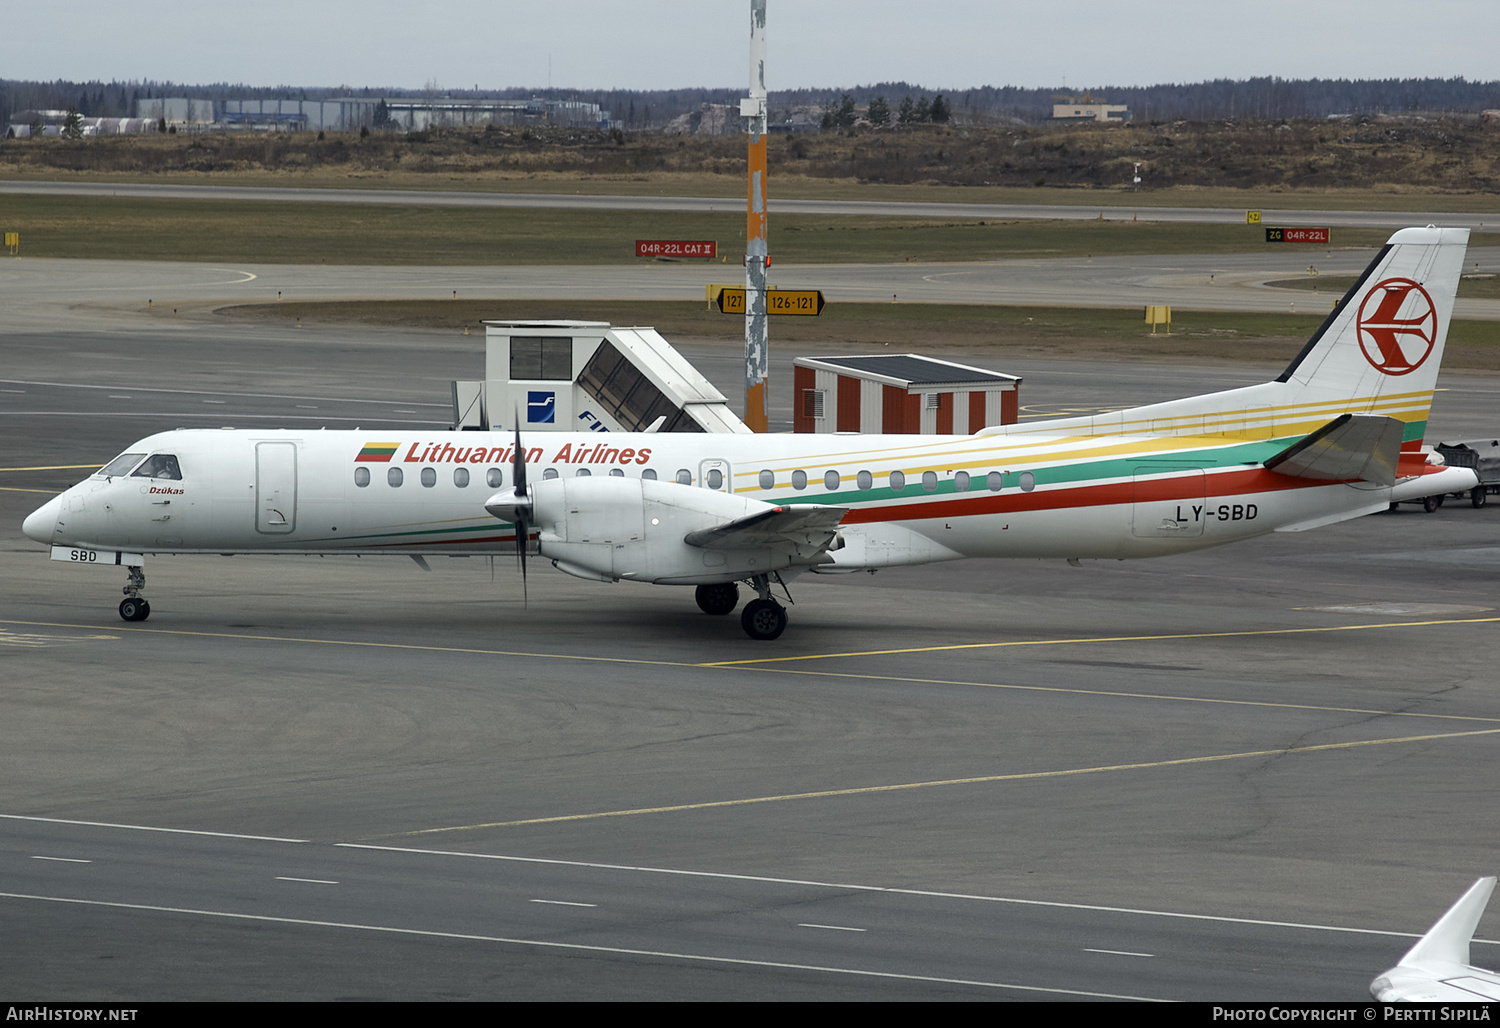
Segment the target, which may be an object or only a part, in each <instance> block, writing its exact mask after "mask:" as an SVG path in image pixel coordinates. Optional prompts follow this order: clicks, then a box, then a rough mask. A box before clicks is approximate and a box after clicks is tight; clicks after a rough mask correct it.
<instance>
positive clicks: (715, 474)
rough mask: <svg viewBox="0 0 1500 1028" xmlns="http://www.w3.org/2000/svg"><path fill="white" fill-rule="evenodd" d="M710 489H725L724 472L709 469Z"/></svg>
mask: <svg viewBox="0 0 1500 1028" xmlns="http://www.w3.org/2000/svg"><path fill="white" fill-rule="evenodd" d="M708 487H709V488H710V489H723V488H724V472H722V471H720V470H719V469H718V468H709V469H708Z"/></svg>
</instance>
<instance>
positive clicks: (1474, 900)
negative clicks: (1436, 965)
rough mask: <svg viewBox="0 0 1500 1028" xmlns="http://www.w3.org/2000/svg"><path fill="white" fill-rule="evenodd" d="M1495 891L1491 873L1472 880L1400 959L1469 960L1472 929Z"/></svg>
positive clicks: (1472, 936)
mask: <svg viewBox="0 0 1500 1028" xmlns="http://www.w3.org/2000/svg"><path fill="white" fill-rule="evenodd" d="M1494 891H1495V876H1494V875H1490V876H1489V877H1488V878H1481V879H1479V881H1477V882H1475V883H1474V884H1473V885H1472V886H1470V887H1469V891H1468V892H1466V893H1464V894H1463V895H1462V896H1461V897H1459V900H1458V902H1457V903H1455V904H1453V906H1451V907H1449V908H1448V912H1447V913H1446V914H1444V915H1443V916H1442V917H1440V918H1438V922H1437V924H1435V925H1433V926H1432V928H1431V929H1430V930H1429V931H1428V932H1427V934H1426V935H1424V936H1422V938H1421V939H1420V940H1418V942H1417V944H1416V945H1415V946H1413V947H1412V948H1411V949H1410V950H1408V951H1407V953H1406V956H1404V957H1402V958H1401V963H1402V964H1406V965H1410V964H1416V963H1419V962H1422V961H1429V960H1440V961H1443V962H1445V963H1449V964H1468V963H1469V943H1470V942H1471V941H1473V939H1474V930H1475V929H1476V928H1478V927H1479V919H1480V918H1481V917H1483V916H1484V908H1485V907H1486V906H1488V905H1489V902H1490V894H1491V893H1492V892H1494Z"/></svg>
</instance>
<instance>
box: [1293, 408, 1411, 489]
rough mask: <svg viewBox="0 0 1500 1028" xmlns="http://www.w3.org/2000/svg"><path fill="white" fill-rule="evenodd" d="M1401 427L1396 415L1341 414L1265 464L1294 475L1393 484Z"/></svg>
mask: <svg viewBox="0 0 1500 1028" xmlns="http://www.w3.org/2000/svg"><path fill="white" fill-rule="evenodd" d="M1404 430H1405V425H1403V424H1402V423H1401V422H1400V421H1398V420H1396V419H1395V418H1387V417H1381V416H1380V415H1376V414H1341V415H1340V416H1338V417H1337V418H1334V419H1333V420H1332V421H1330V422H1329V423H1328V424H1326V425H1324V426H1323V427H1322V428H1320V429H1318V430H1317V431H1316V432H1311V433H1309V434H1308V435H1306V436H1304V437H1303V438H1302V439H1301V440H1300V441H1298V442H1296V443H1293V444H1292V445H1291V446H1288V447H1287V448H1286V449H1285V450H1282V451H1281V452H1280V453H1278V454H1277V455H1276V456H1274V457H1272V458H1271V459H1270V460H1268V461H1266V468H1267V469H1268V470H1270V471H1274V472H1276V473H1277V474H1278V475H1290V476H1291V477H1293V478H1316V479H1320V480H1323V481H1328V482H1353V481H1359V482H1369V483H1371V484H1372V485H1383V486H1391V485H1395V484H1396V461H1397V460H1398V459H1400V456H1401V436H1402V433H1403V431H1404Z"/></svg>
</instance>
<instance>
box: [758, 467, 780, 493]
mask: <svg viewBox="0 0 1500 1028" xmlns="http://www.w3.org/2000/svg"><path fill="white" fill-rule="evenodd" d="M760 487H761V488H762V489H775V488H776V472H774V471H769V470H767V471H762V472H761V473H760Z"/></svg>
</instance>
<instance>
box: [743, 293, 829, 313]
mask: <svg viewBox="0 0 1500 1028" xmlns="http://www.w3.org/2000/svg"><path fill="white" fill-rule="evenodd" d="M823 304H824V300H823V292H822V290H819V289H767V290H766V313H767V314H804V315H807V316H809V317H812V316H815V315H818V314H822V313H823ZM718 307H719V311H720V312H721V313H723V314H744V313H745V291H744V290H743V289H721V290H719V299H718Z"/></svg>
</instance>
